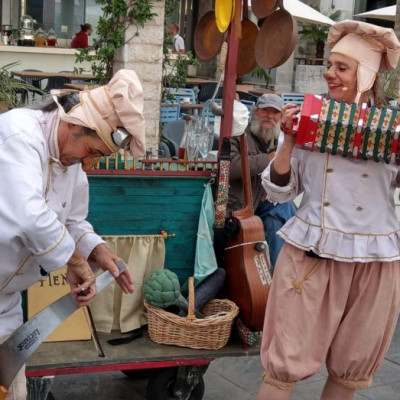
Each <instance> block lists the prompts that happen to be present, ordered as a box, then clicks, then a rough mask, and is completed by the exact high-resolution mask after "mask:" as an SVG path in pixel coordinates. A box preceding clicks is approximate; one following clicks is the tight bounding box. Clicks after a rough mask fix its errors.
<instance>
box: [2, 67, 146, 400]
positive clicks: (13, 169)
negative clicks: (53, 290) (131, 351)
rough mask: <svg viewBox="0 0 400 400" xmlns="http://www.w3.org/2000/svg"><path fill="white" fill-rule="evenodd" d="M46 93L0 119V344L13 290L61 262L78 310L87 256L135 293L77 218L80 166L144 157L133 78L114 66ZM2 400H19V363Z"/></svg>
mask: <svg viewBox="0 0 400 400" xmlns="http://www.w3.org/2000/svg"><path fill="white" fill-rule="evenodd" d="M52 94H53V101H52V103H50V104H48V105H46V106H44V107H42V108H41V109H40V110H33V109H27V108H19V109H13V110H10V111H8V112H6V113H4V114H1V115H0V175H1V182H2V185H1V186H0V225H1V227H2V229H1V234H0V255H1V265H0V342H2V341H4V340H5V339H6V337H8V336H9V335H10V334H11V333H12V332H13V331H14V330H15V329H16V328H18V327H19V326H20V325H21V324H22V323H23V319H22V308H21V294H20V292H21V291H23V290H25V289H26V288H28V287H29V286H30V285H32V284H33V283H35V282H37V281H38V280H40V279H43V278H44V277H45V276H46V275H47V274H48V273H50V272H51V271H54V270H56V269H59V268H61V267H63V266H64V265H67V279H68V282H69V284H70V286H71V290H72V293H74V294H75V296H76V300H77V306H83V305H87V304H89V303H90V301H91V300H92V299H93V297H94V296H95V294H96V287H95V276H94V274H93V271H92V269H91V267H90V266H89V263H88V260H90V261H93V262H95V263H96V264H98V265H99V266H100V267H101V268H102V269H104V270H109V271H110V272H111V273H112V274H113V276H115V278H116V280H117V282H118V283H119V285H120V286H121V288H122V290H123V291H124V292H126V293H131V292H133V280H132V275H131V273H130V272H129V270H128V269H126V270H125V271H124V272H123V273H122V274H119V272H118V268H117V267H116V262H118V261H119V260H120V258H119V257H118V256H117V255H116V254H114V253H113V252H112V251H111V250H110V249H109V247H108V246H107V245H106V244H105V242H104V241H103V240H102V239H101V238H100V237H99V236H98V235H96V233H95V232H94V231H93V228H92V226H91V225H90V224H89V223H88V222H87V221H86V220H85V218H86V216H87V213H88V181H87V177H86V173H85V171H86V170H88V169H90V168H91V167H92V166H93V165H94V164H95V163H96V162H97V160H98V159H99V157H101V156H104V155H110V154H111V153H112V152H114V151H117V150H118V149H120V148H125V149H128V148H129V150H130V152H131V153H132V154H133V155H134V156H139V155H142V154H143V153H144V118H143V114H142V110H143V90H142V86H141V84H140V81H139V79H138V77H137V75H136V74H135V72H134V71H131V70H120V71H118V72H117V73H116V74H115V75H114V77H113V78H112V79H111V81H110V82H109V84H107V85H105V86H102V87H99V88H96V89H93V90H91V91H83V92H72V93H71V92H70V93H63V92H62V91H58V92H53V93H52ZM82 289H85V293H86V294H84V295H81V294H82ZM78 293H79V294H80V295H79V296H78ZM10 362H12V360H10ZM6 399H7V400H9V399H10V400H25V399H26V380H25V371H24V369H22V370H21V371H20V373H19V374H18V376H17V378H16V379H15V381H14V383H13V385H12V387H11V388H10V390H9V393H8V395H7V398H6Z"/></svg>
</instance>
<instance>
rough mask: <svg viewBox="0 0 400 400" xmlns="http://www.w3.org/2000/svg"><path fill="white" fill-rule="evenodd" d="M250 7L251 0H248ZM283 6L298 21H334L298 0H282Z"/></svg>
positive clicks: (320, 23)
mask: <svg viewBox="0 0 400 400" xmlns="http://www.w3.org/2000/svg"><path fill="white" fill-rule="evenodd" d="M248 2H249V7H250V8H251V0H248ZM283 6H284V8H285V10H286V11H289V12H290V14H292V15H293V17H295V18H296V19H297V21H299V22H303V23H305V24H316V25H332V24H334V23H335V21H333V20H331V19H330V18H329V17H327V16H326V15H324V14H322V13H320V12H319V11H317V10H315V9H314V8H312V7H310V6H308V5H307V4H305V3H303V2H301V1H300V0H283Z"/></svg>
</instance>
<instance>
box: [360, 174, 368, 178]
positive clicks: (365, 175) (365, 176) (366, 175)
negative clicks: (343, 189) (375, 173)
mask: <svg viewBox="0 0 400 400" xmlns="http://www.w3.org/2000/svg"><path fill="white" fill-rule="evenodd" d="M361 176H362V177H363V178H368V177H369V175H368V174H362V175H361Z"/></svg>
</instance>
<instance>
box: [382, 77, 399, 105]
mask: <svg viewBox="0 0 400 400" xmlns="http://www.w3.org/2000/svg"><path fill="white" fill-rule="evenodd" d="M395 77H396V71H395V70H394V71H382V72H380V73H379V83H380V86H381V89H382V92H383V94H384V96H385V97H387V98H391V99H398V98H400V94H399V90H398V86H397V83H398V82H396V79H395Z"/></svg>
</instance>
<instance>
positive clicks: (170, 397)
mask: <svg viewBox="0 0 400 400" xmlns="http://www.w3.org/2000/svg"><path fill="white" fill-rule="evenodd" d="M177 370H178V369H177V368H167V369H165V370H164V371H162V372H160V373H159V374H157V375H154V376H153V377H151V378H150V379H149V381H148V383H147V395H146V399H147V400H177V399H181V397H176V396H174V394H173V393H172V389H173V386H174V383H175V380H176V375H177ZM203 396H204V379H203V377H202V376H200V377H199V382H198V384H197V385H196V386H195V387H194V389H193V390H192V392H191V393H190V395H189V397H186V398H185V399H186V400H201V399H202V398H203Z"/></svg>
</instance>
